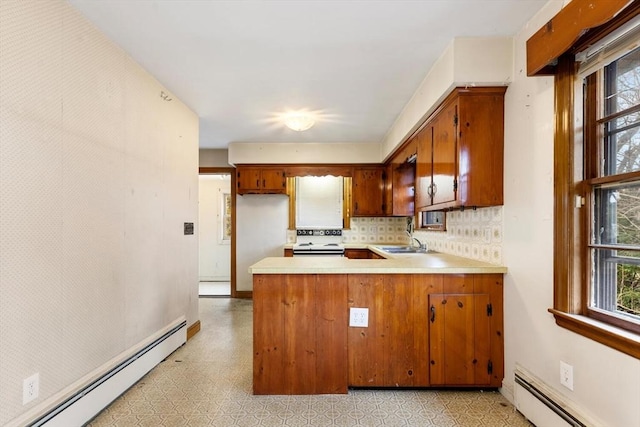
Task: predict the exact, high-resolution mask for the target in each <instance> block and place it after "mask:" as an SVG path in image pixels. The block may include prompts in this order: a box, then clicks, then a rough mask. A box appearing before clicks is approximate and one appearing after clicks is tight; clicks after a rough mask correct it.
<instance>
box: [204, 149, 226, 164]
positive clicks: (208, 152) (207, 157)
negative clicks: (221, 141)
mask: <svg viewBox="0 0 640 427" xmlns="http://www.w3.org/2000/svg"><path fill="white" fill-rule="evenodd" d="M198 155H199V162H200V167H201V168H204V167H208V168H228V167H231V165H229V162H228V157H229V151H228V150H226V149H210V148H209V149H200V150H199V153H198Z"/></svg>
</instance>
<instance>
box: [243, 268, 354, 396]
mask: <svg viewBox="0 0 640 427" xmlns="http://www.w3.org/2000/svg"><path fill="white" fill-rule="evenodd" d="M253 286H254V288H253V297H254V311H253V315H254V318H253V340H254V346H253V350H254V359H253V392H254V394H324V393H346V392H347V362H346V361H347V331H346V327H345V325H346V324H347V323H348V318H347V304H346V301H347V289H348V286H347V276H346V275H307V274H299V275H254V281H253Z"/></svg>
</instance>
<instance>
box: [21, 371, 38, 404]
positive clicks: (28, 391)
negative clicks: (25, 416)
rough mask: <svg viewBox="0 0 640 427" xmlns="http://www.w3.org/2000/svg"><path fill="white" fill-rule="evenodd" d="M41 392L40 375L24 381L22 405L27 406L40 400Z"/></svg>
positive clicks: (36, 374)
mask: <svg viewBox="0 0 640 427" xmlns="http://www.w3.org/2000/svg"><path fill="white" fill-rule="evenodd" d="M39 392H40V374H39V373H35V374H33V375H31V376H30V377H29V378H25V379H24V380H23V381H22V404H23V405H26V404H27V403H29V402H31V401H32V400H34V399H37V398H38V393H39Z"/></svg>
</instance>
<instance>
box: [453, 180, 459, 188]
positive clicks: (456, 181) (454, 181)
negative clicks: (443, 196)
mask: <svg viewBox="0 0 640 427" xmlns="http://www.w3.org/2000/svg"><path fill="white" fill-rule="evenodd" d="M453 191H458V179H457V178H453Z"/></svg>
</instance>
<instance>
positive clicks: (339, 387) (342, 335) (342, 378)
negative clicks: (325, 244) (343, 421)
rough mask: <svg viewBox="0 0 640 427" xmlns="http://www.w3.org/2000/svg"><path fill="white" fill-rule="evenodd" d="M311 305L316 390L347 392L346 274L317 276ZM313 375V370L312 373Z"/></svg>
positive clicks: (331, 392)
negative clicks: (313, 311) (312, 304)
mask: <svg viewBox="0 0 640 427" xmlns="http://www.w3.org/2000/svg"><path fill="white" fill-rule="evenodd" d="M316 277H317V280H318V281H317V283H316V292H315V295H314V299H313V302H314V304H315V318H316V321H315V326H316V331H315V339H316V342H317V344H318V345H317V348H316V353H317V359H316V371H315V372H316V375H318V376H319V377H320V378H321V380H319V381H318V383H317V384H316V389H315V392H316V393H322V394H336V393H340V394H344V393H346V392H347V384H348V378H347V377H348V374H347V369H348V368H347V360H348V357H347V329H346V327H345V325H348V324H349V312H348V310H347V292H348V276H347V275H344V274H339V275H338V274H336V275H333V274H332V275H318V276H316ZM312 374H313V373H312Z"/></svg>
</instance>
